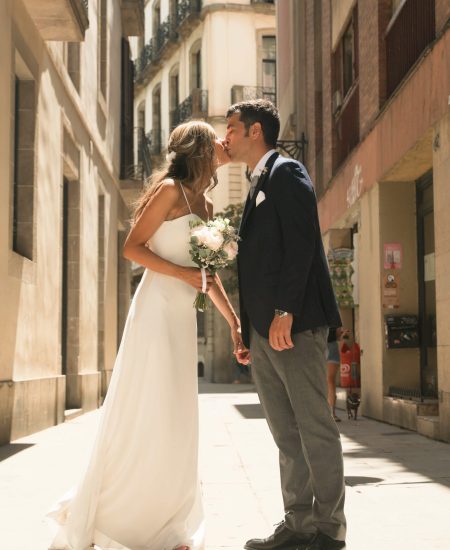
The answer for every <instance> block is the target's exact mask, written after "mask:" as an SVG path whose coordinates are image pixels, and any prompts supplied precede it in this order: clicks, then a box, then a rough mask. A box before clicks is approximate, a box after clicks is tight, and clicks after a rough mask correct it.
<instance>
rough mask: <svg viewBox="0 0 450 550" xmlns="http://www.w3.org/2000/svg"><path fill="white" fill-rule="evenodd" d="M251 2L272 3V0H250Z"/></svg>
mask: <svg viewBox="0 0 450 550" xmlns="http://www.w3.org/2000/svg"><path fill="white" fill-rule="evenodd" d="M251 3H252V4H274V3H275V2H274V0H251Z"/></svg>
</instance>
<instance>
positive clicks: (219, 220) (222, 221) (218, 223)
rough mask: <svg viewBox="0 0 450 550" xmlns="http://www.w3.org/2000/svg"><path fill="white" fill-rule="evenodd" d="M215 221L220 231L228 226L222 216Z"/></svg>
mask: <svg viewBox="0 0 450 550" xmlns="http://www.w3.org/2000/svg"><path fill="white" fill-rule="evenodd" d="M213 223H214V226H215V227H217V229H219V231H224V230H225V229H226V227H227V225H226V223H225V222H224V220H222V219H220V218H217V219H216V220H214V222H213Z"/></svg>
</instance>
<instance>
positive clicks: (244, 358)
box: [231, 326, 250, 365]
mask: <svg viewBox="0 0 450 550" xmlns="http://www.w3.org/2000/svg"><path fill="white" fill-rule="evenodd" d="M231 339H232V340H233V346H234V350H233V353H234V355H235V357H236V360H237V362H238V363H241V364H242V365H248V364H249V363H250V350H249V349H247V348H246V347H245V345H244V342H243V341H242V336H241V329H240V327H237V326H235V327H232V328H231Z"/></svg>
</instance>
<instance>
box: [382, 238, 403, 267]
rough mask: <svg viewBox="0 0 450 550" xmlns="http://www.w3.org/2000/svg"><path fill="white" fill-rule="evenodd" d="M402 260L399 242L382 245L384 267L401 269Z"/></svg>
mask: <svg viewBox="0 0 450 550" xmlns="http://www.w3.org/2000/svg"><path fill="white" fill-rule="evenodd" d="M402 261H403V250H402V245H401V244H399V243H386V244H385V245H384V269H401V268H402Z"/></svg>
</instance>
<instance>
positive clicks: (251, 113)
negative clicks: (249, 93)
mask: <svg viewBox="0 0 450 550" xmlns="http://www.w3.org/2000/svg"><path fill="white" fill-rule="evenodd" d="M235 113H239V115H240V116H239V119H240V121H241V122H243V123H244V126H245V129H246V130H247V135H248V132H249V129H250V126H251V125H252V124H255V122H259V123H260V124H261V128H262V133H263V136H264V141H265V143H266V145H268V146H269V147H276V145H277V139H278V134H279V133H280V115H279V114H278V109H277V108H276V107H275V105H274V104H273V103H272V102H271V101H268V100H267V99H252V100H250V101H240V102H239V103H235V104H234V105H232V106H231V107H230V108H229V109H228V111H227V118H230V116H233V115H234V114H235Z"/></svg>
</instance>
